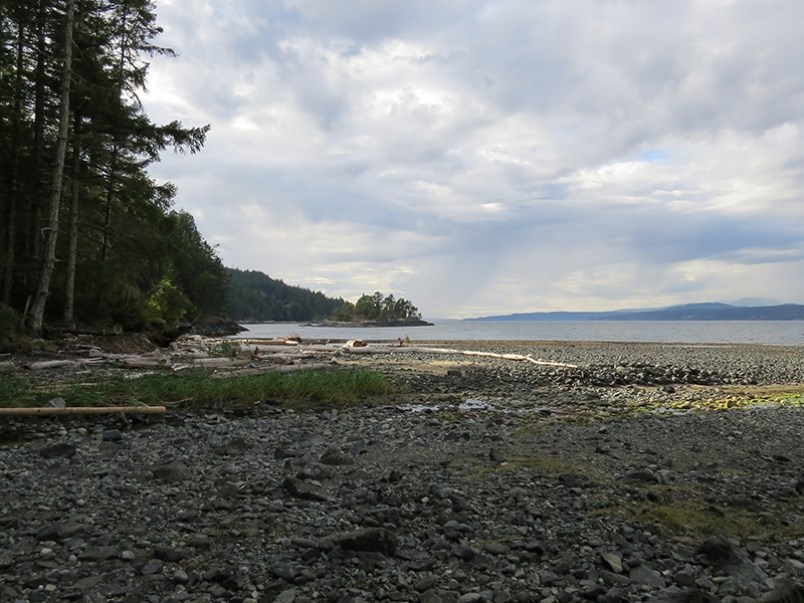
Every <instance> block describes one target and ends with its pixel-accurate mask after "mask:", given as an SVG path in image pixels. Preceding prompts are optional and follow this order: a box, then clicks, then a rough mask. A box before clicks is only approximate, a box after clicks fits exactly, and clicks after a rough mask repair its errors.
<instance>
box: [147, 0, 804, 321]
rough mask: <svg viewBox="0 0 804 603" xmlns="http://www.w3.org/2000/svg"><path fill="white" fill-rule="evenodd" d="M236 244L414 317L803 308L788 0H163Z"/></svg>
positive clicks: (173, 172)
mask: <svg viewBox="0 0 804 603" xmlns="http://www.w3.org/2000/svg"><path fill="white" fill-rule="evenodd" d="M156 8H157V10H156V12H157V21H158V24H159V25H160V26H161V27H163V28H164V33H163V34H162V35H161V36H160V38H159V39H158V42H159V43H160V44H161V45H164V46H168V47H170V48H172V49H174V50H175V51H176V52H177V53H178V55H179V56H178V57H177V58H173V59H169V58H163V57H154V58H153V59H151V68H150V77H149V80H148V93H147V94H145V95H143V97H142V98H143V101H144V104H145V109H146V112H147V113H148V114H149V116H150V117H151V118H152V119H153V120H154V121H156V122H158V123H166V122H168V121H172V120H174V119H178V120H180V121H182V122H183V123H184V125H185V126H198V125H204V124H210V125H211V131H210V134H209V136H208V139H207V143H206V146H205V148H204V149H203V151H201V153H199V154H198V155H195V156H181V155H174V154H173V153H172V152H166V153H165V154H164V155H163V160H162V162H161V163H160V164H158V165H155V166H153V167H152V168H151V174H152V176H153V177H154V178H155V179H156V180H158V181H163V180H169V181H171V182H173V183H174V184H176V185H177V186H178V188H179V193H178V195H177V198H176V205H177V207H179V208H181V209H184V210H187V211H189V212H190V213H192V214H193V216H194V217H195V219H196V222H197V225H198V228H199V230H200V232H201V234H202V235H203V236H204V237H205V238H206V239H207V241H209V242H210V243H211V244H213V245H217V246H218V247H217V249H218V252H219V254H220V257H221V259H222V260H223V262H224V264H225V265H227V266H230V267H236V268H241V269H244V270H259V271H262V272H265V273H266V274H268V275H270V276H272V277H274V278H280V279H282V280H284V281H285V282H286V283H288V284H292V285H299V286H303V287H308V288H310V289H313V290H315V291H322V292H324V293H325V294H327V295H330V296H334V297H343V298H344V299H347V300H351V301H355V300H356V299H357V298H358V297H360V295H361V294H363V293H369V294H371V293H373V292H374V291H381V292H383V293H384V294H388V293H391V294H393V295H395V296H396V297H404V298H406V299H408V300H410V301H411V302H413V304H415V305H416V306H417V307H418V308H419V310H420V311H421V312H422V313H423V315H424V316H425V317H442V318H466V317H474V316H487V315H495V314H508V313H516V312H530V311H553V310H578V311H581V310H611V309H618V308H648V307H660V306H667V305H672V304H678V303H687V302H703V301H725V302H735V301H740V300H745V299H747V298H752V299H754V300H756V299H757V298H759V300H764V301H767V302H791V303H804V137H803V136H802V134H804V69H802V65H804V36H802V35H801V32H802V31H804V2H802V1H801V0H771V1H766V2H762V1H759V0H650V1H645V0H428V1H427V2H425V1H423V0H406V1H404V2H401V1H400V0H350V1H348V2H333V1H332V0H193V2H192V3H190V2H187V1H185V0H172V1H168V0H158V1H157V4H156Z"/></svg>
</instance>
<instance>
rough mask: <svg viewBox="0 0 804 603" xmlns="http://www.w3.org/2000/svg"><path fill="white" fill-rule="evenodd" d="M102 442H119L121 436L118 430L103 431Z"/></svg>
mask: <svg viewBox="0 0 804 603" xmlns="http://www.w3.org/2000/svg"><path fill="white" fill-rule="evenodd" d="M101 439H102V440H103V441H104V442H119V441H121V440H122V439H123V434H122V433H120V430H119V429H105V430H104V431H103V434H102V435H101Z"/></svg>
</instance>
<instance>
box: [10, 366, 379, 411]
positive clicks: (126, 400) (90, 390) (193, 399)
mask: <svg viewBox="0 0 804 603" xmlns="http://www.w3.org/2000/svg"><path fill="white" fill-rule="evenodd" d="M392 391H393V386H392V385H391V384H390V382H389V381H388V380H387V379H386V378H385V377H384V376H383V375H381V374H378V373H373V372H370V371H351V370H335V369H310V370H300V371H297V372H294V373H274V372H269V373H262V374H258V375H243V376H233V377H226V378H219V377H214V376H213V375H211V374H210V373H207V372H205V371H203V370H193V371H187V372H183V373H180V374H172V373H157V374H148V375H143V376H141V377H139V378H136V379H132V378H125V377H114V378H111V379H105V380H102V381H95V382H83V383H75V382H72V383H59V384H53V385H48V386H34V385H33V384H31V383H30V382H29V381H27V380H26V379H23V378H20V377H15V376H7V375H0V407H22V406H41V405H42V404H44V403H45V402H47V401H48V400H50V399H51V398H55V397H61V398H64V400H65V401H66V402H67V405H68V406H134V405H142V404H148V405H166V406H171V405H176V404H182V405H188V406H192V405H193V404H198V405H205V404H214V405H233V406H236V405H243V404H253V403H256V402H273V403H278V404H295V405H299V404H302V405H303V404H310V405H316V404H321V405H348V404H354V403H357V402H361V401H365V400H367V399H369V398H372V397H375V396H382V395H386V394H389V393H392Z"/></svg>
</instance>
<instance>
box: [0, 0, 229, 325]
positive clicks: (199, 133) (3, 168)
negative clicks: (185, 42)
mask: <svg viewBox="0 0 804 603" xmlns="http://www.w3.org/2000/svg"><path fill="white" fill-rule="evenodd" d="M160 32H161V30H160V28H159V27H158V26H157V24H156V14H155V5H154V2H150V1H147V0H61V1H57V0H28V1H19V0H18V1H13V0H3V2H2V3H0V325H2V324H3V322H2V319H3V318H5V324H8V323H9V316H13V317H15V319H16V320H17V321H19V322H22V323H23V324H24V325H25V327H26V329H27V330H28V331H29V332H33V333H40V332H42V330H43V326H44V325H50V326H54V325H55V326H72V325H76V324H78V325H96V326H97V325H109V326H112V325H114V326H119V327H122V328H125V329H138V328H143V327H149V326H160V325H162V326H164V325H169V324H175V323H176V322H178V321H182V320H192V319H195V318H197V317H198V316H200V315H214V314H223V313H224V312H225V304H226V291H227V283H226V273H225V269H224V267H223V264H222V263H221V261H220V259H219V258H218V256H217V254H216V253H215V250H214V249H213V248H212V247H211V246H210V245H209V244H208V243H207V242H206V241H204V239H203V238H202V237H201V236H200V234H199V232H198V230H197V228H196V225H195V222H194V221H193V218H192V216H190V215H189V214H188V213H186V212H183V211H177V210H175V209H173V199H174V196H175V194H176V189H175V187H174V186H173V185H172V184H170V183H157V182H155V181H154V180H153V179H152V178H150V177H149V175H148V171H147V170H148V166H149V165H151V164H153V163H154V162H157V161H159V158H160V154H161V153H162V152H164V151H175V152H179V153H189V154H193V153H196V152H198V151H200V150H201V148H202V146H203V145H204V142H205V139H206V135H207V132H208V130H209V126H201V127H185V126H184V125H183V124H181V123H180V122H172V123H169V124H162V125H159V124H155V123H153V122H152V121H151V120H150V119H149V118H148V116H147V115H146V114H145V112H144V109H143V107H142V104H141V103H140V100H139V96H138V95H139V94H140V93H141V92H142V91H143V90H144V89H145V84H146V77H147V72H148V59H149V58H150V57H152V56H155V55H163V56H172V55H173V54H174V53H173V51H172V50H171V49H169V48H163V47H161V46H159V45H157V43H156V38H157V37H158V35H159V33H160Z"/></svg>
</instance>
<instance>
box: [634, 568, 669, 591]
mask: <svg viewBox="0 0 804 603" xmlns="http://www.w3.org/2000/svg"><path fill="white" fill-rule="evenodd" d="M628 577H629V578H631V580H633V581H634V582H638V583H640V584H644V585H645V586H650V587H651V588H664V587H665V586H666V583H665V581H664V578H662V576H661V574H659V572H657V571H655V570H652V569H651V568H649V567H648V566H647V565H644V564H640V565H637V566H636V567H632V568H631V570H630V571H629V572H628Z"/></svg>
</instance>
